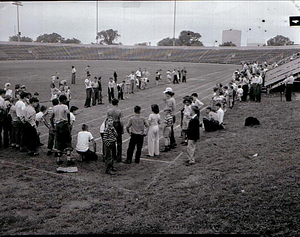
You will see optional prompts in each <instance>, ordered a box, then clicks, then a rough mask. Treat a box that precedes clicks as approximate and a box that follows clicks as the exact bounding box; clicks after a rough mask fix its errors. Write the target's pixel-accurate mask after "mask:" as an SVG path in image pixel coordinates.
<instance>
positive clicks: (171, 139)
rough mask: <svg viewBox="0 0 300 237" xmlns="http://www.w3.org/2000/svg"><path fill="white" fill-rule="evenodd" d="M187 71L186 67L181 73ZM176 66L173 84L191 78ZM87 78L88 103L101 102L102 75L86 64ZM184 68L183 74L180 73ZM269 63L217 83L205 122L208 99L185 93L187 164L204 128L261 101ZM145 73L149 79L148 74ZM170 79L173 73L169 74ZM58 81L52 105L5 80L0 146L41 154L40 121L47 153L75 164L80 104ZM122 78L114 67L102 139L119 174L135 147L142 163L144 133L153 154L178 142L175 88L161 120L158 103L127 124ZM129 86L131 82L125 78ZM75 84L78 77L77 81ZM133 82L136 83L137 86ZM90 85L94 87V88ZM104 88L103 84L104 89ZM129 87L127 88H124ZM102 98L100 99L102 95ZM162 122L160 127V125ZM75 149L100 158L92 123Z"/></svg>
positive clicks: (133, 78)
mask: <svg viewBox="0 0 300 237" xmlns="http://www.w3.org/2000/svg"><path fill="white" fill-rule="evenodd" d="M182 70H183V72H182ZM182 70H181V71H179V70H174V71H173V74H174V75H173V76H174V77H175V76H176V78H175V79H174V81H173V83H174V82H175V83H176V81H177V80H178V79H179V78H180V80H181V81H182V82H186V78H185V77H184V76H186V72H184V70H185V69H182ZM138 71H140V74H139V73H134V72H132V74H130V75H129V76H128V79H129V82H130V89H131V92H130V93H134V90H135V87H137V88H139V87H138V85H141V88H140V89H141V90H142V89H143V88H144V86H145V83H144V84H143V82H145V80H146V81H148V77H149V76H150V73H147V72H148V71H147V70H146V69H145V70H144V71H141V70H140V69H139V70H138ZM86 72H87V78H86V79H85V81H84V83H85V85H86V90H87V98H86V101H85V105H84V106H85V107H90V106H91V105H90V104H91V102H92V105H96V104H97V103H98V104H101V103H102V94H101V92H102V86H101V77H94V80H93V81H91V79H90V78H91V75H90V72H89V67H87V68H86ZM179 72H181V76H180V77H179V74H178V73H179ZM265 73H266V68H264V67H263V66H262V65H258V64H257V63H256V62H253V63H251V64H250V63H245V64H243V65H242V69H241V70H238V69H237V70H236V71H235V72H234V73H233V76H232V78H231V80H230V82H229V83H228V85H225V86H223V85H222V84H220V83H218V84H217V85H216V86H215V87H214V88H213V91H214V94H213V97H212V102H211V105H209V106H208V107H206V113H207V117H204V118H203V123H200V110H201V108H203V106H204V104H203V103H202V102H201V101H200V100H199V99H198V94H197V93H192V94H191V95H187V96H185V97H183V108H181V109H180V112H181V121H180V127H181V135H180V137H181V138H182V141H181V145H183V146H187V160H186V165H188V166H189V165H192V164H194V163H195V159H194V154H195V149H196V142H197V141H198V140H199V137H200V131H199V127H202V128H203V129H204V130H205V131H206V132H212V131H216V130H219V129H224V123H223V120H224V114H225V113H226V111H227V110H228V109H232V108H233V107H234V104H235V103H236V101H247V98H248V95H249V100H251V101H255V102H260V101H261V96H260V94H261V86H262V85H263V83H264V78H265ZM145 78H146V79H145ZM167 78H169V74H168V73H167ZM57 80H59V76H58V74H56V75H53V76H52V83H51V88H52V89H51V93H52V95H51V101H52V106H51V107H49V108H47V107H45V106H43V105H42V106H40V104H39V99H38V93H34V94H33V95H31V93H29V92H27V91H26V86H25V85H23V86H20V85H16V87H15V92H14V94H13V91H12V90H11V88H10V86H11V85H10V84H9V83H6V84H5V88H4V89H1V90H0V146H2V144H3V146H4V147H5V148H7V147H9V146H10V147H13V148H16V149H17V150H20V151H21V152H24V151H27V152H28V155H30V156H36V155H38V152H37V148H38V147H39V146H41V145H43V144H42V143H41V142H40V139H39V130H38V126H39V124H40V123H41V122H43V123H44V124H45V126H46V127H47V128H48V130H49V136H48V145H47V148H48V152H47V155H48V156H50V155H52V154H53V153H54V154H55V157H56V158H57V164H58V165H61V164H62V163H63V160H62V156H63V155H64V154H66V156H67V165H72V164H74V159H72V157H71V152H72V150H73V148H72V136H71V131H72V125H73V123H74V121H75V115H74V111H76V110H77V109H78V108H77V107H75V106H71V108H70V100H71V91H70V87H69V86H68V85H67V82H66V81H65V80H62V81H60V82H59V85H58V88H57V87H56V86H55V83H56V81H57ZM116 82H117V72H116V70H114V74H113V77H112V78H110V81H109V84H108V85H109V86H108V96H109V102H110V103H111V104H112V106H111V107H110V108H109V109H108V111H107V116H106V119H105V121H104V122H103V123H102V125H101V126H100V135H101V138H102V153H103V161H104V162H105V170H106V173H107V174H114V173H115V171H116V168H115V166H114V162H124V163H125V164H131V163H132V159H133V153H134V150H135V149H136V152H135V159H134V162H135V163H137V164H138V163H139V162H140V158H141V151H142V148H143V142H144V137H145V136H147V140H148V145H147V148H148V155H147V156H149V157H154V156H158V155H159V154H160V152H168V151H170V150H172V149H175V148H176V147H177V143H176V141H175V136H174V123H175V122H176V117H175V111H176V100H175V98H174V95H175V92H174V91H173V89H172V88H171V87H167V88H166V89H165V90H164V91H163V94H164V103H165V107H164V109H163V114H164V119H161V115H160V110H159V106H158V105H157V104H152V105H151V111H152V113H151V114H150V115H149V116H148V118H144V117H143V116H141V109H142V108H141V107H140V106H138V105H136V106H135V107H134V110H133V112H134V115H133V116H132V117H130V118H129V120H128V121H127V123H126V124H125V121H123V119H122V111H121V110H120V109H119V108H118V104H119V100H122V99H123V98H124V97H123V94H121V95H120V96H118V99H117V98H115V97H114V88H115V84H116ZM123 82H124V83H123V85H124V86H125V85H126V83H127V82H126V81H123ZM74 83H75V81H74ZM132 83H133V86H132ZM90 86H91V87H90ZM99 88H101V89H99ZM123 88H124V87H123ZM100 98H101V99H100ZM160 125H161V126H160ZM160 129H161V130H162V134H163V138H164V149H162V150H160V149H159V147H160V146H159V141H160V138H159V131H160ZM2 130H3V142H2ZM125 130H126V131H127V132H128V133H129V134H130V141H129V145H128V148H127V155H126V159H125V160H123V159H122V135H123V134H124V132H125ZM90 142H92V143H93V144H94V145H93V148H94V149H93V151H91V150H90ZM75 150H76V152H77V153H78V154H79V155H80V156H81V158H82V160H85V161H90V160H97V159H98V155H97V154H96V151H97V148H96V142H95V139H94V137H93V135H92V134H91V133H90V132H89V126H88V124H83V125H82V131H80V132H79V133H78V134H77V143H76V148H75Z"/></svg>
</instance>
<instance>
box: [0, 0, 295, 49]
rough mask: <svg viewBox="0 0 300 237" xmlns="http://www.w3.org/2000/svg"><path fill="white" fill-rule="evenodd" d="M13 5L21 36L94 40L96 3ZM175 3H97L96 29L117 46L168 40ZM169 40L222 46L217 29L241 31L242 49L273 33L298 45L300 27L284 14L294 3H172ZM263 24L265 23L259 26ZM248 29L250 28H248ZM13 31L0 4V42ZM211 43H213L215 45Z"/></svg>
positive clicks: (7, 9) (8, 5)
mask: <svg viewBox="0 0 300 237" xmlns="http://www.w3.org/2000/svg"><path fill="white" fill-rule="evenodd" d="M22 3H23V6H21V7H19V17H20V31H21V33H22V36H27V37H30V38H32V39H33V40H36V38H37V37H38V36H39V35H41V34H51V33H53V32H55V33H58V34H60V35H62V36H63V37H64V38H73V37H74V38H77V39H79V40H80V41H81V42H82V43H84V44H90V43H91V42H93V43H95V42H96V38H95V37H96V19H97V18H96V6H97V3H96V1H36V2H34V1H32V2H30V1H24V2H22ZM174 4H175V1H132V2H130V1H125V2H124V1H98V29H99V31H101V30H108V29H114V30H118V33H119V34H120V35H121V37H120V38H119V39H118V40H117V42H121V43H122V44H123V45H134V44H136V43H143V42H151V45H153V46H155V45H156V44H157V42H159V41H160V40H162V39H163V38H166V37H170V38H172V37H173V29H174ZM175 16H176V21H175V37H178V36H179V34H180V32H181V31H183V30H191V31H194V32H197V33H200V35H201V36H202V37H201V39H200V41H202V42H203V44H204V45H205V46H214V45H216V44H217V45H218V44H221V43H222V30H229V29H234V30H241V31H242V46H246V45H247V42H261V41H262V40H263V41H266V40H268V39H270V38H272V37H274V36H276V35H278V34H280V35H284V36H286V37H289V38H290V39H291V40H292V41H294V42H295V44H300V27H290V26H289V16H300V1H294V0H283V1H279V0H276V1H257V0H242V1H233V0H229V1H216V0H211V1H200V0H199V1H176V15H175ZM262 20H265V22H262ZM250 29H251V30H250ZM16 32H17V7H16V6H15V5H12V2H0V41H8V39H9V36H12V35H15V34H16ZM215 41H217V43H215Z"/></svg>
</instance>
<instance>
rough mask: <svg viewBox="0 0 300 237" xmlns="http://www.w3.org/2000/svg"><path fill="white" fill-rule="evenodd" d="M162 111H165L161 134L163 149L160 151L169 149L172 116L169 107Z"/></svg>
mask: <svg viewBox="0 0 300 237" xmlns="http://www.w3.org/2000/svg"><path fill="white" fill-rule="evenodd" d="M164 111H165V112H166V116H165V119H164V125H163V136H164V139H165V149H164V150H162V151H161V152H167V151H170V150H171V147H170V145H171V142H170V141H171V127H172V126H173V116H172V114H171V112H172V111H171V108H165V109H164Z"/></svg>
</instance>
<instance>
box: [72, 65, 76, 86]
mask: <svg viewBox="0 0 300 237" xmlns="http://www.w3.org/2000/svg"><path fill="white" fill-rule="evenodd" d="M75 79H76V69H75V67H74V66H72V81H71V84H75Z"/></svg>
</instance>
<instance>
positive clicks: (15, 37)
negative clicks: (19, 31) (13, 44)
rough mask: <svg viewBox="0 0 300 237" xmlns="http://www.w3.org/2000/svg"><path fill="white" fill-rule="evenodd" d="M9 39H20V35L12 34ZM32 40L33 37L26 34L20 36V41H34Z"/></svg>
mask: <svg viewBox="0 0 300 237" xmlns="http://www.w3.org/2000/svg"><path fill="white" fill-rule="evenodd" d="M9 41H18V36H17V35H14V36H10V37H9ZM32 41H33V39H31V38H29V37H26V36H23V37H20V42H32Z"/></svg>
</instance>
